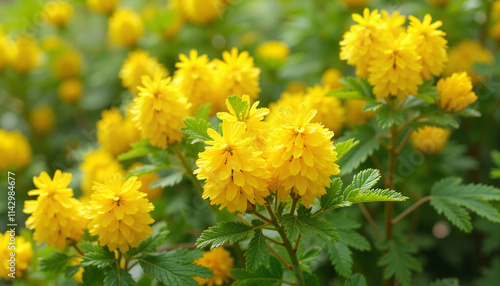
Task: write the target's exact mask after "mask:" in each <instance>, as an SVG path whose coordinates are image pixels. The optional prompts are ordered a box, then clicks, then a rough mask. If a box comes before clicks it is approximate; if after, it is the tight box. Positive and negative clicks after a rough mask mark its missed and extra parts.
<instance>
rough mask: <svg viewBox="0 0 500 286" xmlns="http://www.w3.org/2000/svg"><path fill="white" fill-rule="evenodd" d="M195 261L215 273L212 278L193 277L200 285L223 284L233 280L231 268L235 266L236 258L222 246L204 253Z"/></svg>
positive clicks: (212, 285)
mask: <svg viewBox="0 0 500 286" xmlns="http://www.w3.org/2000/svg"><path fill="white" fill-rule="evenodd" d="M194 263H195V264H198V265H200V266H204V267H207V268H208V269H210V270H212V272H213V273H214V276H213V277H211V278H200V277H193V278H194V280H196V282H198V284H200V285H208V286H214V285H223V284H227V283H229V282H230V281H231V280H230V279H231V278H232V276H231V269H233V268H234V259H233V258H232V257H231V253H229V251H227V250H225V249H224V248H222V247H219V248H214V249H212V250H210V251H207V252H205V253H203V256H202V257H200V258H198V259H197V260H196V261H195V262H194Z"/></svg>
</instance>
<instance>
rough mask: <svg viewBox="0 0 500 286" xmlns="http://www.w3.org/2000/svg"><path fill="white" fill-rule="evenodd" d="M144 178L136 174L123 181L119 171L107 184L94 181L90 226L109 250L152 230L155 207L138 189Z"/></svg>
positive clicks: (136, 241) (134, 242)
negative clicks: (139, 180)
mask: <svg viewBox="0 0 500 286" xmlns="http://www.w3.org/2000/svg"><path fill="white" fill-rule="evenodd" d="M140 187H141V182H138V181H137V177H130V178H129V179H128V180H126V181H123V180H122V176H121V175H120V174H116V175H113V176H108V177H107V178H106V179H105V181H104V184H101V183H98V182H95V184H94V186H93V187H92V189H93V190H94V193H93V194H92V196H91V201H90V203H89V207H88V218H89V219H90V222H89V225H88V228H89V233H90V234H91V235H97V236H99V243H100V245H102V246H104V245H107V246H108V249H109V250H110V251H114V250H115V249H120V251H121V252H122V253H125V252H127V250H128V249H129V247H137V246H138V245H139V243H140V242H141V241H142V240H144V239H146V237H148V236H149V235H152V234H153V231H152V230H151V226H150V224H152V223H153V222H154V219H153V218H151V214H150V213H149V212H151V211H152V210H154V206H153V204H152V203H150V202H149V201H148V199H147V198H146V194H145V193H141V192H139V191H138V190H139V188H140Z"/></svg>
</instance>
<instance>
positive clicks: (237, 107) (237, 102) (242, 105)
mask: <svg viewBox="0 0 500 286" xmlns="http://www.w3.org/2000/svg"><path fill="white" fill-rule="evenodd" d="M227 100H228V101H229V104H230V105H231V107H232V108H233V110H234V112H235V113H236V115H237V116H238V118H243V117H244V116H245V114H246V113H247V110H248V109H249V108H250V105H249V102H248V101H244V100H243V98H242V97H241V96H238V95H231V96H230V97H228V98H227Z"/></svg>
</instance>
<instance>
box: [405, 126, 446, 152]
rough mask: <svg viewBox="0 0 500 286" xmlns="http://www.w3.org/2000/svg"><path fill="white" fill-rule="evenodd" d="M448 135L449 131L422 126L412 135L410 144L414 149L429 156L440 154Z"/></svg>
mask: <svg viewBox="0 0 500 286" xmlns="http://www.w3.org/2000/svg"><path fill="white" fill-rule="evenodd" d="M450 134H451V131H450V130H448V129H444V128H439V127H435V126H424V127H423V128H421V129H419V130H418V131H416V132H413V133H412V135H411V143H412V145H413V147H414V148H415V149H417V150H419V151H421V152H423V153H425V154H427V155H431V154H435V153H438V152H440V151H441V150H442V149H443V148H444V146H445V145H446V142H448V137H450Z"/></svg>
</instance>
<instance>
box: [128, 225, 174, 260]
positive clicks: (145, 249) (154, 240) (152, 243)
mask: <svg viewBox="0 0 500 286" xmlns="http://www.w3.org/2000/svg"><path fill="white" fill-rule="evenodd" d="M152 229H153V235H151V236H149V237H148V238H147V239H146V240H143V241H141V243H140V244H139V246H138V247H135V248H131V249H130V250H129V251H128V255H131V256H133V255H136V254H138V253H143V254H145V253H150V252H155V251H156V249H157V248H158V247H159V246H160V245H162V244H163V243H164V242H165V239H166V238H167V235H168V233H169V231H168V230H167V223H166V222H164V221H161V222H157V223H155V224H154V225H153V227H152Z"/></svg>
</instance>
